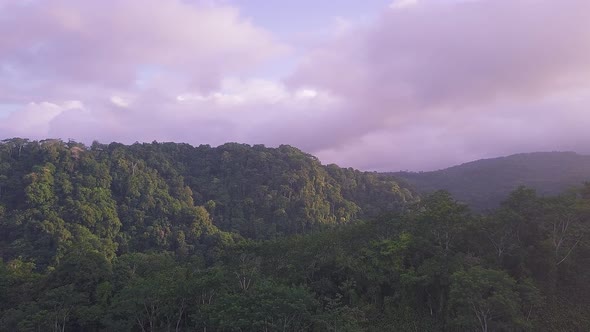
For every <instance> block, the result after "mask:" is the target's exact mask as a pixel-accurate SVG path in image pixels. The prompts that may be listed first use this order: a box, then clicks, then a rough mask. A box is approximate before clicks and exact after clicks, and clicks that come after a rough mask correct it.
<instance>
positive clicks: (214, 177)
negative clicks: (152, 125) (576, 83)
mask: <svg viewBox="0 0 590 332" xmlns="http://www.w3.org/2000/svg"><path fill="white" fill-rule="evenodd" d="M393 179H394V178H393V177H391V176H385V175H378V174H372V173H371V174H367V173H362V172H359V171H355V170H352V169H341V168H338V167H337V166H335V165H329V166H323V165H321V164H320V162H319V161H318V160H317V159H316V158H314V157H312V156H310V155H307V154H305V153H302V152H301V151H299V150H297V149H295V148H292V147H289V146H281V147H279V148H276V149H269V148H265V147H263V146H253V147H251V146H248V145H240V144H226V145H222V146H220V147H217V148H211V147H209V146H200V147H192V146H190V145H185V144H173V143H152V144H134V145H131V146H125V145H122V144H117V143H113V144H109V145H102V144H98V143H95V144H92V146H90V147H87V146H84V145H82V144H79V143H75V142H67V143H65V142H62V141H58V140H45V141H41V142H30V141H26V140H22V139H11V140H6V141H3V142H2V143H1V144H0V332H3V331H11V332H12V331H55V332H58V331H59V332H64V331H89V332H103V331H132V332H148V331H149V332H159V331H177V332H184V331H207V332H231V331H269V332H270V331H272V332H275V331H276V332H278V331H282V332H304V331H305V332H320V331H322V332H323V331H343V332H344V331H346V332H365V331H368V332H381V331H435V332H436V331H441V332H447V331H449V332H454V331H482V332H488V331H590V300H589V299H590V284H589V283H588V282H587V281H588V280H589V278H590V184H586V185H582V184H580V185H581V186H580V187H579V188H578V189H577V190H575V191H571V192H568V193H564V194H561V195H558V196H555V197H540V196H538V195H537V194H536V193H535V192H534V191H533V190H530V189H526V188H519V189H518V190H516V191H514V192H512V193H511V194H510V195H507V197H506V200H505V201H504V202H503V204H502V205H501V207H499V208H498V209H496V210H495V211H491V212H490V213H488V214H485V215H480V214H473V213H471V211H470V209H469V208H468V207H467V206H465V205H464V204H461V203H459V202H457V201H456V200H455V199H453V197H452V196H451V195H450V194H449V193H447V192H444V191H440V192H436V193H433V194H431V195H425V196H423V197H421V198H420V200H417V199H414V195H412V193H411V191H410V190H408V189H407V188H405V187H403V186H400V185H398V184H397V182H395V181H394V180H393ZM384 212H391V213H386V214H382V215H381V216H379V217H377V218H373V217H374V216H376V215H378V214H381V213H384ZM360 219H365V220H360ZM357 220H358V221H357ZM351 221H355V222H351ZM332 225H338V227H332Z"/></svg>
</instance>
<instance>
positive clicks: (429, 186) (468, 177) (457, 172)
mask: <svg viewBox="0 0 590 332" xmlns="http://www.w3.org/2000/svg"><path fill="white" fill-rule="evenodd" d="M384 174H387V175H392V176H394V177H396V178H398V179H400V180H401V181H403V182H406V183H408V184H409V185H410V186H412V187H414V188H415V189H416V190H417V191H418V192H419V193H421V194H425V193H430V192H433V191H436V190H447V191H449V192H450V193H451V194H452V195H453V196H454V197H456V198H457V199H458V200H460V201H463V202H464V203H466V204H468V205H470V206H471V207H472V208H474V209H475V210H480V211H481V210H485V209H490V208H495V207H497V206H498V205H499V204H500V202H501V201H502V200H503V199H504V198H506V197H507V195H508V194H509V193H510V192H511V191H512V190H514V189H517V188H518V187H520V186H526V187H530V188H532V189H535V190H536V191H537V192H538V193H539V194H540V195H554V194H558V193H560V192H562V191H564V190H567V189H569V188H570V187H573V186H577V185H579V184H580V183H583V182H585V181H589V180H590V156H588V155H583V154H579V153H576V152H572V151H551V152H530V153H518V154H513V155H508V156H503V157H497V158H487V159H480V160H475V161H471V162H467V163H463V164H460V165H455V166H451V167H448V168H445V169H440V170H436V171H428V172H406V171H403V172H388V173H384Z"/></svg>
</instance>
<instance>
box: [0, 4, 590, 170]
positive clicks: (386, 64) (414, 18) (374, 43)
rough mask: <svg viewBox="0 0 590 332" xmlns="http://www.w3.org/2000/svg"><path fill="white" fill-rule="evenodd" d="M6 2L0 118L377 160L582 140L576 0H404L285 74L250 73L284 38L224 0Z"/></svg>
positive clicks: (588, 36)
mask: <svg viewBox="0 0 590 332" xmlns="http://www.w3.org/2000/svg"><path fill="white" fill-rule="evenodd" d="M0 6H4V7H3V9H2V11H1V12H0V30H1V31H13V32H14V33H11V34H8V35H7V36H6V38H2V39H0V103H10V104H11V105H14V104H20V105H21V108H20V109H19V110H16V111H14V112H12V113H11V114H10V115H8V116H5V117H3V118H1V119H0V131H1V132H2V133H3V136H15V135H20V136H33V137H39V138H41V137H62V138H75V139H80V140H84V141H86V142H90V141H92V140H93V139H98V140H101V141H105V142H110V141H113V140H118V141H123V142H126V143H132V142H135V141H152V140H158V141H179V142H188V143H191V144H202V143H206V144H212V145H216V144H222V143H224V142H227V141H238V142H245V143H252V144H254V143H264V144H267V145H279V144H292V145H295V146H297V147H300V148H302V149H304V150H305V151H308V152H311V153H315V154H317V155H318V156H319V157H320V158H321V159H322V160H323V161H324V162H337V163H339V164H341V165H342V166H354V167H360V168H363V169H372V170H398V169H432V168H439V167H444V166H449V165H451V164H455V163H459V162H465V161H469V160H472V159H476V158H483V157H491V156H497V155H502V154H509V153H516V152H523V151H535V150H564V149H566V150H577V151H580V152H589V153H590V151H589V150H590V149H589V148H588V147H586V146H585V145H586V144H584V142H587V141H590V134H589V133H590V131H588V130H586V128H588V126H589V125H590V115H589V114H590V113H589V112H587V109H588V106H590V80H589V79H588V77H590V2H588V1H585V0H564V1H559V2H557V1H553V0H494V1H485V0H481V1H465V0H463V1H453V0H449V1H434V0H421V1H419V2H418V1H408V0H398V1H396V2H394V3H392V5H391V6H390V7H388V8H384V9H383V12H382V13H381V15H380V16H379V17H378V18H377V19H375V20H374V21H371V22H363V24H357V25H349V26H346V28H345V29H341V30H340V31H339V32H338V33H336V34H329V35H326V37H325V41H324V42H322V43H321V44H319V45H317V46H313V47H312V46H310V45H307V46H306V47H305V49H304V50H296V52H299V54H300V55H301V61H300V63H299V65H298V66H297V68H296V69H295V71H294V72H293V73H292V74H291V75H289V76H288V77H287V78H285V79H284V80H270V79H268V78H264V77H253V76H252V75H251V73H253V72H259V69H260V68H264V66H265V65H269V66H270V64H272V63H276V62H275V61H277V60H278V61H280V60H281V59H282V58H281V56H282V55H284V54H286V53H285V52H289V50H290V49H292V48H291V47H290V46H287V45H284V44H283V43H281V42H280V40H278V39H277V37H276V36H273V35H272V34H271V33H270V32H269V31H267V30H265V29H264V28H262V27H259V26H257V25H256V24H255V23H256V22H251V21H249V20H248V19H245V18H244V17H243V16H241V14H240V11H239V10H238V9H236V8H234V7H231V6H228V5H224V4H219V3H213V4H208V5H207V4H203V2H198V3H196V4H195V3H194V2H193V3H189V2H184V1H180V0H172V1H163V0H145V1H143V0H142V1H139V0H121V1H114V0H112V1H101V2H80V1H73V0H46V1H30V2H28V3H25V4H23V3H22V2H17V1H7V0H0ZM402 9H403V10H402ZM2 13H4V15H3V14H2ZM6 13H10V15H8V14H6ZM297 24H299V23H297ZM3 37H4V36H3ZM314 44H317V40H315V41H314ZM68 100H76V101H78V102H77V103H79V104H75V103H74V104H72V102H69V103H68V102H67V101H68Z"/></svg>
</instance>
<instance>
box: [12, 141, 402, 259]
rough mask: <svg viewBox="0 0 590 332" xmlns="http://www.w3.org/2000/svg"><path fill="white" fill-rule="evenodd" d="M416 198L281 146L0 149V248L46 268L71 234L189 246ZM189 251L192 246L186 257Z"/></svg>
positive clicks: (123, 244) (343, 218)
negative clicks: (214, 236)
mask: <svg viewBox="0 0 590 332" xmlns="http://www.w3.org/2000/svg"><path fill="white" fill-rule="evenodd" d="M412 200H414V197H413V194H412V192H411V191H410V190H408V189H407V188H403V187H400V186H399V185H398V184H397V183H396V182H395V181H393V180H392V179H389V178H386V177H383V176H379V175H375V174H368V173H363V172H360V171H356V170H353V169H342V168H339V167H337V166H335V165H328V166H323V165H321V164H320V162H319V161H318V160H317V158H315V157H313V156H311V155H308V154H305V153H303V152H301V151H300V150H298V149H296V148H293V147H290V146H286V145H283V146H280V147H279V148H266V147H264V146H262V145H255V146H249V145H244V144H235V143H230V144H225V145H222V146H219V147H216V148H212V147H210V146H199V147H193V146H191V145H188V144H175V143H151V144H134V145H131V146H126V145H123V144H118V143H112V144H109V145H103V144H99V143H94V144H92V146H90V147H87V146H84V145H83V144H80V143H76V142H71V141H70V142H67V143H66V142H62V141H60V140H44V141H28V140H24V139H10V140H5V141H2V143H1V144H0V215H1V214H4V215H5V217H4V218H6V220H7V222H4V223H2V224H1V226H0V227H1V229H0V234H1V235H0V252H1V253H2V256H4V258H5V259H9V258H11V257H13V256H14V255H16V254H17V253H18V255H21V256H23V257H28V258H32V259H33V258H34V259H35V261H36V262H37V264H38V265H41V266H44V265H47V264H50V263H51V261H52V260H53V259H55V257H54V255H56V254H59V252H60V251H63V250H65V247H67V245H68V243H70V242H72V241H73V240H74V238H75V237H76V236H77V235H76V234H77V233H80V232H83V233H84V232H90V233H91V234H93V235H95V236H97V237H98V239H100V240H101V241H103V242H104V241H106V242H109V243H110V242H112V243H113V247H117V248H118V249H117V250H118V251H119V252H125V251H127V250H131V251H138V250H139V251H141V250H142V249H147V248H150V249H154V248H156V249H158V250H184V251H186V250H189V248H194V246H195V245H196V243H197V242H198V237H199V236H200V235H201V234H205V233H215V232H216V231H217V229H220V230H223V231H228V232H233V233H235V234H240V235H241V236H244V237H248V238H252V239H269V238H274V237H277V236H281V235H290V234H301V233H308V232H311V231H314V230H317V229H320V228H321V227H323V226H325V225H334V224H342V223H347V222H350V221H354V220H357V219H359V218H369V217H373V216H376V215H378V214H380V213H383V212H387V211H395V210H398V209H399V208H400V207H401V206H402V205H403V204H404V203H405V202H408V201H412ZM189 251H190V250H189Z"/></svg>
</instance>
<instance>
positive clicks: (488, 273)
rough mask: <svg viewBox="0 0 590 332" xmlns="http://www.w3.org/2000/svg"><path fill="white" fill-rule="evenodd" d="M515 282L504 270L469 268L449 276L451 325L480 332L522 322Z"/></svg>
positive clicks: (504, 327) (502, 328) (500, 328)
mask: <svg viewBox="0 0 590 332" xmlns="http://www.w3.org/2000/svg"><path fill="white" fill-rule="evenodd" d="M516 289H517V284H516V281H515V280H514V279H512V278H511V277H510V276H508V275H507V274H506V273H505V272H503V271H498V270H491V269H485V268H482V267H478V266H476V267H472V268H470V269H468V270H464V271H457V272H455V273H454V274H453V275H452V277H451V291H450V297H451V302H450V303H451V312H452V314H451V315H452V320H453V323H454V324H455V325H456V326H457V327H459V328H461V329H473V328H478V329H479V330H480V331H482V332H487V331H497V330H504V329H506V328H509V327H511V326H519V325H521V324H522V323H523V317H522V314H521V312H520V302H521V300H520V297H519V294H518V292H517V290H516Z"/></svg>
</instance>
